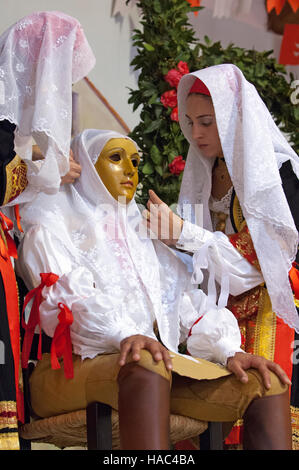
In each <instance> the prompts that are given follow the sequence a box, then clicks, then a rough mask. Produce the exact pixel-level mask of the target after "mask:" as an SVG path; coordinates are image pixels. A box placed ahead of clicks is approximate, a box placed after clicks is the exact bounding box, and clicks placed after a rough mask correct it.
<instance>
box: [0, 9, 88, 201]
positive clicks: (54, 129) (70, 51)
mask: <svg viewBox="0 0 299 470" xmlns="http://www.w3.org/2000/svg"><path fill="white" fill-rule="evenodd" d="M94 64H95V57H94V55H93V53H92V50H91V48H90V46H89V44H88V42H87V40H86V37H85V35H84V32H83V29H82V27H81V25H80V23H79V22H78V21H77V20H76V19H74V18H72V17H70V16H68V15H66V14H64V13H60V12H56V11H53V12H37V13H33V14H32V15H29V16H26V17H25V18H23V19H21V20H20V21H18V22H17V23H16V24H14V25H13V26H11V27H10V28H9V29H8V30H7V31H5V32H4V33H3V34H2V35H1V36H0V87H1V101H0V120H4V119H7V120H8V121H10V122H11V123H14V124H16V131H15V150H16V152H17V153H18V154H19V155H20V156H21V157H22V158H23V159H25V161H26V163H27V166H28V173H27V179H28V182H29V185H28V187H27V189H26V190H25V191H24V193H23V194H21V195H20V196H19V197H18V198H17V199H15V200H14V202H13V203H14V204H17V203H20V202H24V201H26V200H30V199H32V198H33V195H35V194H36V193H38V192H39V191H45V192H49V193H50V192H55V191H57V190H58V189H59V186H60V178H61V176H63V175H65V174H66V173H67V172H68V169H69V150H70V142H71V126H72V84H73V83H75V82H77V81H79V80H81V79H82V78H83V77H84V76H86V75H87V74H88V73H89V71H90V70H91V69H92V68H93V66H94ZM32 137H33V138H34V140H35V141H36V143H37V144H38V145H39V147H40V149H41V151H42V153H43V155H44V156H45V159H44V160H43V162H39V163H33V162H32V161H31V160H32Z"/></svg>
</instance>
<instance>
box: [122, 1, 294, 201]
mask: <svg viewBox="0 0 299 470" xmlns="http://www.w3.org/2000/svg"><path fill="white" fill-rule="evenodd" d="M138 6H139V8H140V9H141V12H142V19H141V24H142V27H143V30H142V31H141V30H134V35H133V38H132V39H133V44H134V46H135V47H136V50H137V54H136V56H135V58H134V59H133V61H132V62H131V65H132V67H133V68H134V70H138V72H139V78H138V89H137V90H130V98H129V103H130V104H132V106H133V110H134V111H135V110H136V109H138V108H139V107H140V106H141V113H140V122H139V124H138V125H137V126H136V127H135V128H134V129H133V131H132V132H131V134H130V136H131V137H132V138H133V139H134V140H135V141H136V142H137V144H138V145H139V147H140V149H141V151H142V161H141V164H140V183H141V186H140V187H141V189H140V191H139V193H138V194H139V196H138V199H139V202H140V203H143V204H145V202H146V201H147V199H148V190H149V189H153V190H155V191H156V193H157V194H158V195H159V196H160V197H161V199H163V200H164V201H165V202H166V203H167V204H172V203H175V202H176V201H177V198H178V193H179V187H180V184H181V179H182V174H180V175H179V176H176V175H173V174H172V173H171V172H170V171H169V166H168V165H169V163H171V162H172V161H173V159H174V158H175V157H176V156H178V155H182V156H183V158H184V159H185V158H186V156H187V151H188V143H187V141H186V140H185V138H184V136H183V134H182V132H181V130H180V126H179V124H178V122H176V121H173V120H172V119H171V117H170V114H171V111H172V109H171V108H166V107H165V106H163V104H162V103H161V101H160V97H161V95H162V94H163V93H164V92H165V91H168V90H171V89H173V87H171V86H170V85H169V83H167V82H166V81H165V79H164V77H165V75H166V74H167V72H168V71H169V70H170V69H174V68H176V67H177V64H178V63H179V62H180V61H183V62H186V63H187V64H188V67H189V70H190V72H192V71H195V70H198V69H201V68H205V67H209V66H211V65H216V64H220V63H233V64H235V65H237V66H238V67H239V68H240V69H241V70H242V71H243V73H244V75H245V77H246V78H247V79H248V80H249V81H250V82H251V83H253V84H254V85H255V86H256V88H257V90H258V92H259V94H260V96H261V97H262V99H263V100H264V102H265V104H266V105H267V107H268V109H269V110H270V112H271V113H272V115H273V117H274V119H275V121H276V123H277V124H278V125H279V126H280V128H281V129H282V131H283V132H285V133H287V134H289V136H290V140H291V141H292V142H293V147H294V149H295V150H296V151H297V152H298V151H299V135H298V127H299V126H298V124H299V116H298V114H299V113H298V106H295V105H293V104H292V103H291V101H290V96H291V94H292V92H293V90H292V89H291V87H290V84H291V82H292V81H293V80H294V77H292V76H291V77H290V78H288V77H287V74H286V71H285V68H284V67H283V66H282V65H280V64H278V63H277V62H276V60H275V59H274V58H272V57H271V54H272V51H266V52H257V51H255V50H246V49H242V48H240V47H236V46H235V45H233V44H230V45H229V46H228V47H227V48H223V47H222V45H221V43H220V42H216V43H212V42H211V41H210V39H209V38H207V37H205V38H204V39H203V41H198V40H197V39H196V38H195V32H194V31H193V29H192V27H191V26H190V24H189V20H188V13H190V11H195V10H200V9H201V8H191V7H190V4H189V3H188V2H187V1H186V0H163V1H160V0H140V1H139V3H138ZM198 19H199V21H200V13H199V18H198Z"/></svg>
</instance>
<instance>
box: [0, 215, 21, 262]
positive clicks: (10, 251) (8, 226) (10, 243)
mask: <svg viewBox="0 0 299 470" xmlns="http://www.w3.org/2000/svg"><path fill="white" fill-rule="evenodd" d="M0 217H1V221H0V223H1V227H2V230H3V232H4V233H5V238H6V243H7V249H6V246H5V243H4V244H3V243H1V244H0V254H1V256H2V257H3V258H4V259H7V257H8V256H11V257H12V258H15V259H17V257H18V253H17V247H16V244H15V242H14V239H13V238H12V237H11V236H10V234H9V231H10V230H12V228H13V222H12V221H11V220H10V219H9V218H8V217H6V215H4V214H3V213H2V212H0Z"/></svg>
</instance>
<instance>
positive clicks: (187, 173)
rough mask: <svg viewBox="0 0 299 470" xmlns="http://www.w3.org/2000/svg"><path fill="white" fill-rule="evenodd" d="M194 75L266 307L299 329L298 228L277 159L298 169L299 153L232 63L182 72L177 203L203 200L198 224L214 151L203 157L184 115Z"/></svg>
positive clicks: (206, 215)
mask: <svg viewBox="0 0 299 470" xmlns="http://www.w3.org/2000/svg"><path fill="white" fill-rule="evenodd" d="M196 78H198V79H200V80H202V81H203V82H204V84H205V85H206V86H207V88H208V89H209V91H210V94H211V97H212V100H213V105H214V109H215V114H216V121H217V127H218V133H219V137H220V141H221V145H222V151H223V155H224V159H225V162H226V166H227V169H228V172H229V175H230V178H231V181H232V184H233V186H234V189H235V191H236V194H237V197H238V199H239V202H240V205H241V209H242V212H243V215H244V217H245V219H246V222H247V225H248V228H249V231H250V234H251V238H252V241H253V244H254V247H255V251H256V254H257V257H258V260H259V263H260V266H261V270H262V273H263V277H264V279H265V282H266V284H267V288H268V292H269V295H270V298H271V303H272V307H273V311H274V312H275V313H276V314H277V315H278V316H279V317H280V318H282V319H283V320H284V321H285V322H286V323H287V324H288V325H289V326H291V327H292V328H295V329H296V331H297V332H299V317H298V313H297V310H296V308H295V305H294V298H293V292H292V289H291V286H290V283H289V271H290V269H291V267H292V262H293V261H294V259H295V256H296V254H297V250H298V232H297V229H296V226H295V223H294V220H293V217H292V214H291V211H290V209H289V206H288V203H287V200H286V197H285V194H284V191H283V188H282V185H281V178H280V174H279V168H280V166H281V164H282V163H283V162H285V161H287V160H290V163H291V165H292V168H293V171H294V173H295V174H296V175H297V177H299V157H298V155H297V154H296V153H295V152H294V150H293V149H292V148H291V146H290V144H289V143H288V142H287V140H286V138H285V136H284V135H283V134H282V133H281V132H280V130H279V129H278V127H277V126H276V125H275V123H274V121H273V119H272V116H271V115H270V113H269V111H268V109H267V108H266V106H265V104H264V102H263V101H262V99H261V98H260V96H259V95H258V93H257V91H256V89H255V87H254V86H253V85H252V84H251V83H249V82H248V81H247V80H246V79H245V77H244V75H243V73H242V72H241V70H239V69H238V67H236V66H235V65H232V64H223V65H216V66H213V67H209V68H206V69H203V70H200V71H197V72H194V73H191V74H187V75H184V77H182V79H181V81H180V83H179V87H178V108H179V121H180V125H181V129H182V131H183V133H184V135H185V137H186V139H187V140H188V141H189V143H190V147H189V152H188V156H187V160H186V166H185V170H184V175H183V180H182V185H181V191H180V198H179V205H180V207H182V206H183V205H184V204H191V205H194V204H202V206H203V226H204V228H205V229H208V230H211V231H212V230H213V226H212V221H211V215H210V208H209V199H210V195H211V185H212V177H211V176H212V168H213V164H214V159H213V158H205V157H203V155H202V154H201V152H200V150H199V148H198V147H197V145H196V142H194V140H193V139H192V131H191V128H190V126H189V125H188V120H187V118H186V101H187V96H188V93H189V90H190V88H191V86H192V85H193V83H194V80H195V79H196Z"/></svg>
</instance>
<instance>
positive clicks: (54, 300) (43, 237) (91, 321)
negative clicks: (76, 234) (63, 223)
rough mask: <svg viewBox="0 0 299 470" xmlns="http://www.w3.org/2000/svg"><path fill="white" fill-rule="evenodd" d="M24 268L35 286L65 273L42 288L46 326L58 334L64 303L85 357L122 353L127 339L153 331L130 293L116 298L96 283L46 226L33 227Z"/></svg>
mask: <svg viewBox="0 0 299 470" xmlns="http://www.w3.org/2000/svg"><path fill="white" fill-rule="evenodd" d="M45 247H46V250H45ZM18 272H19V274H20V275H21V277H22V278H23V279H24V281H25V283H26V285H27V287H28V288H29V289H31V288H33V287H36V286H37V285H39V283H40V273H48V272H52V273H54V274H57V275H58V276H59V280H58V281H57V282H56V283H55V284H54V285H52V286H51V287H44V289H43V291H42V295H43V298H44V299H45V300H44V301H43V302H42V303H41V306H40V319H41V326H42V329H43V330H44V331H45V333H46V334H47V335H48V336H50V337H53V335H54V331H55V328H56V326H57V324H58V320H57V315H58V313H59V308H58V304H59V303H60V302H61V303H63V304H65V305H66V306H67V307H68V308H69V309H70V310H71V311H72V314H73V323H72V325H71V328H70V332H71V340H72V344H73V349H74V352H75V353H76V354H79V355H81V356H82V357H83V358H85V357H94V356H96V355H97V354H101V353H112V352H116V351H118V350H119V345H120V342H121V340H122V339H124V338H126V337H128V336H131V335H135V334H145V335H147V336H149V335H150V333H151V332H148V331H144V332H142V331H140V328H139V327H138V325H136V323H135V322H134V321H133V320H132V319H131V318H130V315H129V308H128V307H127V305H128V302H127V299H126V298H123V299H115V298H114V296H112V295H108V294H105V293H104V292H103V291H102V290H101V288H100V286H99V287H98V286H97V288H96V287H94V279H93V275H92V273H91V272H90V271H89V270H88V269H87V268H85V267H76V268H73V266H72V264H71V261H70V256H69V254H68V253H66V252H65V251H64V249H63V247H62V246H61V243H60V242H59V241H58V240H57V239H55V237H54V236H53V235H51V234H50V233H48V232H47V231H46V230H45V229H43V228H42V227H33V228H32V229H30V230H29V231H28V232H27V234H26V236H25V238H24V241H23V243H22V245H21V249H20V253H19V261H18ZM152 334H153V333H152ZM153 337H154V336H153Z"/></svg>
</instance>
